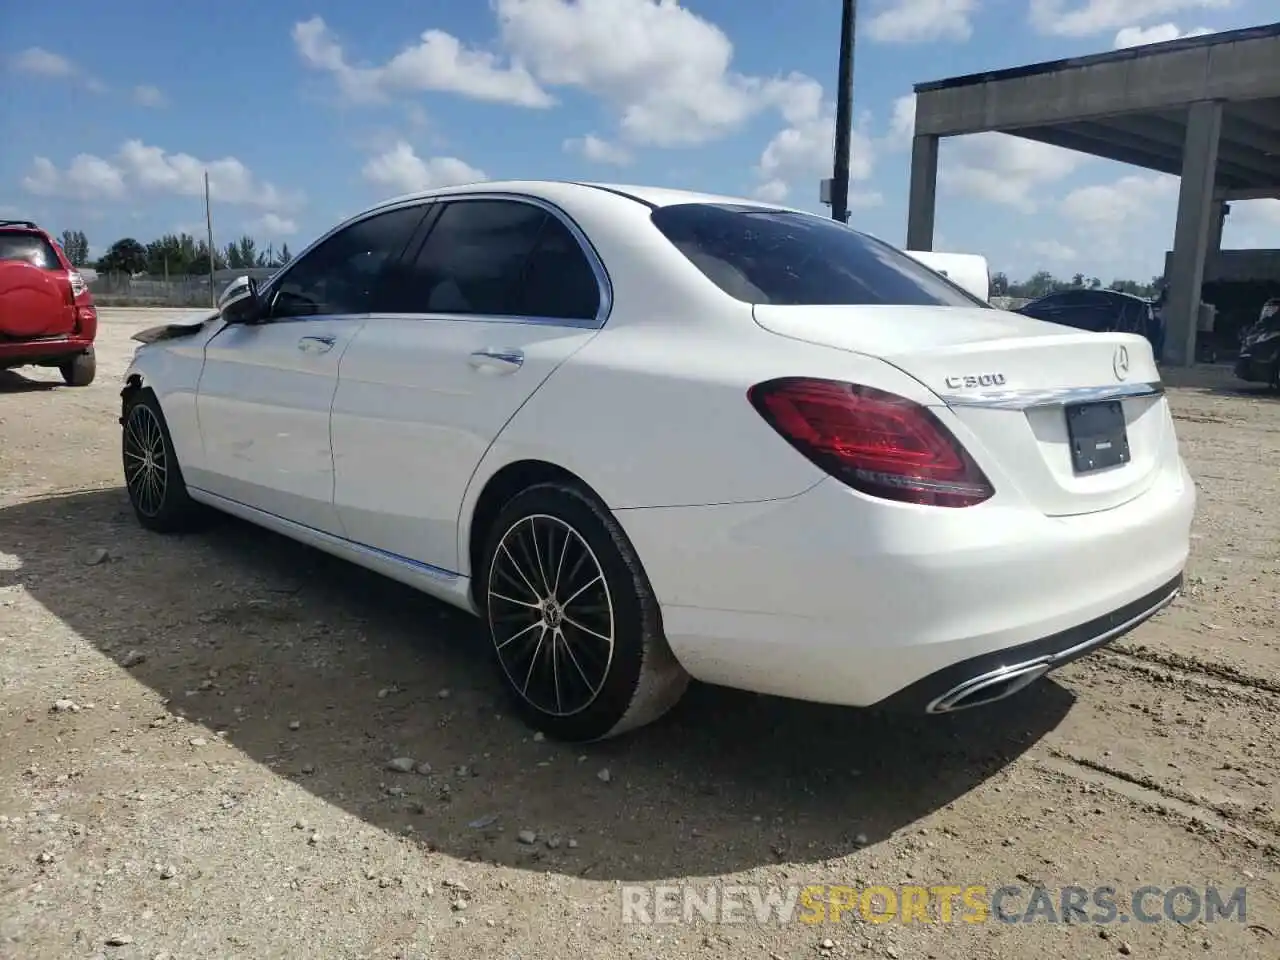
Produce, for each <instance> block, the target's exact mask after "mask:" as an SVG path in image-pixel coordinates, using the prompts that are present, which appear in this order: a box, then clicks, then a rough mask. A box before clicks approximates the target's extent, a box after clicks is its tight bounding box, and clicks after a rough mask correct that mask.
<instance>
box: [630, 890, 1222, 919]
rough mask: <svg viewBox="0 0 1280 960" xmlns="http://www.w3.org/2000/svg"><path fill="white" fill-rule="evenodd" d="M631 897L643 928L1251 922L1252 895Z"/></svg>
mask: <svg viewBox="0 0 1280 960" xmlns="http://www.w3.org/2000/svg"><path fill="white" fill-rule="evenodd" d="M621 893H622V922H623V923H634V924H655V923H660V924H680V923H694V922H695V921H702V922H705V923H751V922H755V923H758V924H762V925H763V924H778V925H783V924H789V923H805V924H823V923H842V922H848V921H851V920H861V921H864V922H866V923H894V922H896V923H968V924H979V923H1008V924H1017V923H1020V924H1026V923H1083V924H1111V923H1163V922H1169V921H1171V922H1174V923H1181V924H1187V923H1193V922H1195V921H1197V920H1203V921H1205V922H1208V923H1213V922H1216V921H1222V920H1226V921H1234V922H1236V923H1244V922H1245V888H1244V887H1234V888H1230V889H1228V888H1225V887H1216V886H1206V887H1191V886H1185V885H1184V886H1176V887H1157V886H1142V887H1137V888H1136V889H1134V890H1133V891H1131V892H1129V893H1121V892H1120V891H1118V890H1117V889H1116V888H1115V887H1110V886H1099V887H1079V886H1065V887H1040V886H1016V885H1010V886H1001V887H989V886H986V885H983V884H971V885H969V886H963V887H961V886H950V885H939V886H928V887H926V886H894V887H889V886H869V887H853V886H839V885H832V884H821V885H818V884H814V885H809V886H800V885H795V886H753V885H740V886H731V885H721V884H704V885H701V886H699V885H693V884H686V885H683V886H654V885H650V884H623V885H622V887H621Z"/></svg>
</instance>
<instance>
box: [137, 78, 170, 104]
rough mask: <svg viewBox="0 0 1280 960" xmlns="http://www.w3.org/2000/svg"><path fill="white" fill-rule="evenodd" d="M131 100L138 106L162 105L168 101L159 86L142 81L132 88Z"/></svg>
mask: <svg viewBox="0 0 1280 960" xmlns="http://www.w3.org/2000/svg"><path fill="white" fill-rule="evenodd" d="M133 102H134V103H136V104H137V105H138V106H140V107H163V106H164V105H165V104H167V103H168V102H169V101H168V99H167V98H166V97H165V95H164V92H163V91H161V89H160V88H159V87H153V86H150V85H149V84H145V83H143V84H139V85H138V86H136V87H134V88H133Z"/></svg>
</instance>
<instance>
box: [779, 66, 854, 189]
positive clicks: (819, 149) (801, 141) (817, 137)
mask: <svg viewBox="0 0 1280 960" xmlns="http://www.w3.org/2000/svg"><path fill="white" fill-rule="evenodd" d="M788 83H789V84H790V86H789V88H788V91H787V96H786V97H785V99H782V100H780V101H779V107H780V109H781V112H782V116H783V119H784V120H785V121H786V124H787V125H786V126H785V127H783V128H782V129H781V130H779V131H778V132H777V133H776V134H774V136H773V138H772V139H771V140H770V141H769V143H768V144H767V145H766V146H765V148H764V151H763V152H762V153H761V154H760V161H759V162H758V163H757V164H756V174H757V176H758V177H759V178H760V185H759V186H758V187H757V188H756V195H757V196H759V197H760V198H761V199H765V200H769V201H772V202H775V203H781V202H782V201H783V200H784V199H786V197H787V196H788V195H789V193H790V188H791V185H792V184H794V183H796V182H800V183H801V184H802V185H803V187H802V188H804V189H809V190H812V191H813V193H814V195H816V194H817V191H818V181H820V180H822V179H823V178H825V177H829V176H831V173H832V166H833V160H834V155H835V135H836V120H835V107H834V106H833V105H832V104H831V103H829V102H826V101H824V100H823V97H822V85H821V84H819V83H818V82H817V81H816V80H811V79H809V78H808V77H800V76H798V75H794V76H792V77H790V78H788ZM874 163H875V149H874V144H873V143H872V142H871V138H870V137H868V136H867V134H866V131H865V130H863V129H858V128H857V127H855V129H854V130H853V133H852V138H851V141H850V151H849V180H850V181H851V182H854V183H856V182H858V181H862V180H867V179H870V177H871V173H872V170H873V168H874ZM871 196H872V195H871V194H866V195H863V196H862V197H861V199H863V200H864V201H867V200H868V198H870V197H871ZM876 196H878V195H876ZM850 203H851V205H853V199H852V198H851V200H850ZM864 205H865V203H864Z"/></svg>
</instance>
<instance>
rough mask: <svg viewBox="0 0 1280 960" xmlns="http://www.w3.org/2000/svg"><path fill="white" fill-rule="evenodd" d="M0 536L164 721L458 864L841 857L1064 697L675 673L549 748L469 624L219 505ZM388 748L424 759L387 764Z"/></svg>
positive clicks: (1017, 741) (750, 863) (884, 831)
mask: <svg viewBox="0 0 1280 960" xmlns="http://www.w3.org/2000/svg"><path fill="white" fill-rule="evenodd" d="M0 529H3V530H5V531H6V536H5V538H4V540H5V542H4V544H3V546H4V549H5V550H6V551H8V552H11V553H13V554H15V555H16V557H17V559H18V560H19V561H20V565H16V569H13V570H0V586H12V585H15V584H17V583H21V584H22V586H23V587H24V588H25V589H26V590H27V591H29V592H30V594H31V595H32V596H33V597H34V598H35V599H36V600H37V601H38V602H40V603H41V604H43V605H44V606H45V607H46V608H48V609H49V610H50V611H51V612H52V613H53V614H55V615H56V616H57V617H59V618H60V619H61V620H62V621H63V622H64V623H65V624H66V625H67V627H69V628H70V629H71V630H74V631H75V632H76V633H77V634H78V635H80V636H81V637H83V638H84V639H85V640H86V641H88V642H89V643H91V644H93V645H94V646H95V647H96V648H97V649H98V650H100V651H101V652H102V653H103V654H105V655H106V656H107V657H109V658H111V659H112V660H114V661H115V662H116V663H117V664H118V665H119V666H120V667H121V668H123V669H127V670H128V671H129V672H130V673H131V674H132V676H133V677H134V678H136V679H137V680H138V681H140V682H141V683H143V684H146V685H147V686H148V687H150V688H152V689H153V690H155V691H157V692H158V693H159V694H160V695H162V696H163V697H166V698H168V699H169V701H170V702H169V704H168V709H169V710H170V711H173V712H176V713H179V714H181V715H183V716H185V717H187V718H188V719H189V720H191V721H196V722H199V723H202V724H205V725H207V726H208V727H209V728H210V729H211V730H213V731H225V739H226V741H227V742H228V743H229V744H231V745H233V746H234V747H236V748H238V749H239V750H240V751H243V753H244V754H245V755H246V756H248V757H249V758H252V759H253V760H255V761H257V762H259V763H262V764H265V765H267V766H268V767H269V768H270V769H272V770H273V771H274V772H275V773H276V774H277V775H278V776H282V777H287V778H290V779H292V780H294V781H296V782H297V783H299V784H300V785H301V786H303V787H304V788H305V789H306V790H308V791H310V792H311V793H312V794H314V795H316V796H318V797H320V798H322V799H323V800H325V801H327V802H329V803H331V804H334V805H336V806H338V807H341V808H343V809H345V810H346V811H348V812H350V813H352V814H354V815H356V816H358V817H360V818H362V819H363V820H364V821H366V822H368V823H370V824H373V825H375V826H377V827H380V828H383V829H386V830H388V831H393V832H403V831H404V830H405V828H406V827H412V828H413V836H414V837H416V838H418V840H419V842H422V843H427V844H430V846H431V847H432V848H433V849H436V850H439V851H441V852H443V853H445V854H448V855H451V856H454V857H457V858H461V859H471V860H485V861H490V862H499V863H504V864H508V865H511V866H515V867H521V868H526V869H537V870H543V871H552V872H557V873H563V874H568V875H578V876H586V877H589V878H593V879H606V878H607V879H630V880H644V879H650V880H651V879H655V878H661V877H671V876H678V875H704V876H705V875H717V874H722V873H726V872H732V871H738V870H743V869H748V868H752V867H757V866H762V865H768V864H773V863H778V862H782V861H787V862H816V861H821V860H826V859H830V858H833V857H838V856H843V855H846V854H848V853H850V852H852V851H853V850H855V849H857V848H858V847H861V846H865V845H867V844H875V843H876V842H877V841H879V840H882V839H884V838H885V837H887V836H888V835H889V834H891V833H893V832H894V831H897V830H900V829H902V828H905V827H908V826H909V825H911V824H912V823H913V822H915V821H917V820H919V819H920V818H922V817H924V816H926V815H928V814H930V813H931V812H933V811H935V810H938V809H939V808H942V807H944V806H946V805H947V804H949V803H951V802H952V801H954V800H955V799H957V798H958V797H960V796H961V795H963V794H965V793H966V792H967V791H969V790H971V789H973V788H974V787H975V786H977V785H978V784H980V783H981V782H983V781H984V780H985V779H987V778H988V777H990V776H992V775H993V774H995V773H996V772H998V771H1000V770H1001V769H1002V768H1003V767H1004V766H1005V765H1006V764H1008V763H1009V762H1010V761H1011V760H1013V759H1014V758H1016V757H1017V756H1018V755H1019V754H1021V753H1022V752H1023V751H1025V750H1026V749H1027V748H1028V747H1029V746H1030V745H1032V744H1033V743H1034V742H1035V741H1037V740H1038V739H1039V738H1040V737H1041V736H1043V735H1044V733H1046V732H1047V731H1048V730H1050V729H1052V728H1053V727H1054V726H1055V725H1056V724H1057V723H1058V722H1059V721H1060V720H1061V719H1062V717H1063V715H1064V714H1065V713H1066V711H1067V710H1068V709H1069V707H1070V705H1071V703H1072V697H1071V695H1070V694H1069V693H1068V692H1067V691H1066V690H1065V689H1063V688H1062V687H1060V686H1059V685H1057V684H1055V683H1053V682H1052V681H1046V682H1042V683H1040V684H1037V685H1035V686H1034V687H1033V689H1032V690H1028V691H1024V692H1023V693H1022V694H1019V695H1018V696H1016V697H1015V698H1013V699H1011V700H1009V701H1007V702H1005V703H1002V704H997V705H994V706H992V707H989V708H986V709H982V710H976V711H971V712H969V713H962V714H958V715H955V716H952V717H942V718H930V719H925V718H923V717H919V718H917V717H907V718H902V717H899V718H888V717H883V716H879V715H876V714H874V713H871V712H868V711H857V710H849V709H842V708H836V707H827V706H819V705H813V704H806V703H799V702H795V701H787V700H781V699H776V698H770V697H761V696H755V695H750V694H743V693H739V692H735V691H730V690H724V689H719V688H712V687H707V686H699V685H695V686H694V687H693V688H692V689H691V690H690V692H689V694H688V695H687V697H686V699H685V701H684V702H683V703H682V704H681V705H680V706H679V707H678V708H677V709H676V710H675V711H674V712H673V713H672V714H670V715H668V717H666V718H665V719H664V720H662V721H660V722H659V723H657V724H655V725H653V726H651V727H648V728H646V729H643V730H640V731H638V732H636V733H634V734H631V735H628V736H626V737H622V738H619V739H617V740H613V741H608V742H605V743H600V744H593V745H590V746H585V747H584V746H573V745H562V744H557V743H552V742H544V741H539V740H537V739H535V738H534V737H533V736H532V735H531V734H530V731H529V730H528V729H527V728H526V727H525V726H523V725H522V724H521V723H520V722H519V721H518V720H516V719H515V718H514V717H513V716H512V715H511V712H510V710H509V708H508V704H507V702H506V700H505V696H504V691H503V690H502V688H501V687H500V685H499V683H498V679H497V675H496V670H494V669H493V668H492V667H491V664H490V661H489V659H488V653H487V650H486V647H485V643H486V639H485V635H484V633H483V632H482V630H481V628H480V626H479V624H478V622H477V621H475V620H473V619H472V618H470V617H468V616H467V615H465V614H463V613H460V612H456V611H454V610H452V609H451V608H448V607H446V606H444V605H442V604H439V603H437V602H435V601H433V600H431V599H429V598H427V597H424V596H422V595H420V594H417V593H415V592H414V591H411V590H409V589H407V588H402V587H400V586H399V585H397V584H394V583H392V582H390V581H387V580H384V579H382V578H380V577H377V576H375V575H373V574H369V573H366V572H365V571H363V570H360V569H357V568H355V567H352V566H350V565H348V564H345V563H343V562H341V561H338V560H336V559H333V558H330V557H328V556H326V555H324V554H321V553H319V552H317V551H314V550H311V549H308V548H305V547H302V546H300V545H298V544H295V543H292V542H291V541H288V540H286V539H284V538H282V537H278V536H276V535H274V534H270V533H267V532H265V531H262V530H259V529H257V528H254V527H251V526H249V525H248V524H244V523H241V522H238V521H234V520H231V519H229V518H227V519H222V518H219V519H218V520H217V521H216V522H215V524H214V525H213V526H211V528H210V529H209V530H208V531H207V532H204V533H201V534H198V535H192V536H187V537H164V536H158V535H155V534H150V533H147V532H145V531H143V530H141V529H140V528H139V527H138V525H137V523H136V521H135V520H134V518H133V515H132V513H131V511H130V509H129V505H128V500H127V498H126V496H125V494H124V491H123V490H122V489H119V488H117V489H111V490H103V491H95V492H86V493H80V494H73V495H69V496H59V497H51V498H48V499H42V500H36V501H30V502H26V503H22V504H19V505H16V506H11V507H7V508H4V509H2V510H0ZM104 551H106V556H104ZM77 695H78V696H81V697H83V698H88V697H90V696H92V691H89V690H86V691H81V692H78V693H77ZM149 719H150V717H145V718H138V719H137V721H136V725H137V726H138V727H140V728H142V733H143V735H150V734H151V733H152V731H150V730H149V729H146V728H147V724H148V722H149ZM294 724H296V725H297V729H294V728H293V727H294ZM186 729H188V730H190V729H191V728H189V727H188V728H186ZM155 733H156V735H158V736H159V735H165V734H167V735H168V736H170V737H172V735H173V733H172V730H161V731H155ZM194 734H195V732H194V731H193V732H192V734H190V735H194ZM187 735H188V734H184V736H187ZM143 753H144V754H145V748H143ZM401 756H407V757H411V758H413V759H414V760H415V761H426V762H428V763H430V764H431V767H432V772H431V773H430V774H425V775H424V774H420V773H409V774H401V773H396V772H393V771H390V770H388V769H387V767H386V764H387V762H388V760H390V759H392V758H395V757H401ZM460 768H466V769H460ZM604 770H608V771H609V775H608V776H607V777H605V776H604V775H603V773H602V772H603V771H604ZM522 830H533V831H537V833H538V835H539V840H538V842H536V843H534V844H522V843H520V842H518V837H517V834H518V832H519V831H522ZM551 837H559V838H562V840H563V842H561V843H560V844H558V845H556V846H555V847H554V848H549V847H548V846H547V845H546V844H545V843H544V842H543V841H544V839H545V838H551ZM526 839H527V838H526ZM570 839H573V840H574V843H573V844H572V845H570V844H569V843H568V841H569V840H570Z"/></svg>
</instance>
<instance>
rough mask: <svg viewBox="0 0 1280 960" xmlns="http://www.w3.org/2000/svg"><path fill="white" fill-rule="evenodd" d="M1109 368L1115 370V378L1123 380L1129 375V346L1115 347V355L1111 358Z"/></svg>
mask: <svg viewBox="0 0 1280 960" xmlns="http://www.w3.org/2000/svg"><path fill="white" fill-rule="evenodd" d="M1111 369H1112V370H1114V371H1115V372H1116V379H1117V380H1123V379H1124V378H1125V377H1127V376H1129V348H1128V347H1125V346H1119V347H1116V355H1115V356H1114V357H1113V358H1112V360H1111Z"/></svg>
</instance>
